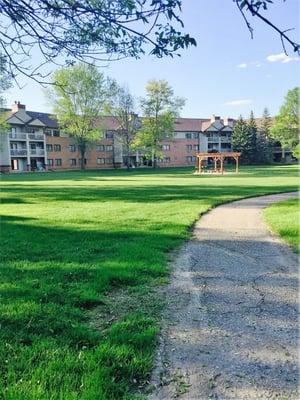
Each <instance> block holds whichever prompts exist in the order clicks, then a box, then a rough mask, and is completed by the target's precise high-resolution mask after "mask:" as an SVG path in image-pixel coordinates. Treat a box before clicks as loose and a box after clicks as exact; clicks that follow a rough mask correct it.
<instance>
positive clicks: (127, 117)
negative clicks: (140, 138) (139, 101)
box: [112, 87, 140, 169]
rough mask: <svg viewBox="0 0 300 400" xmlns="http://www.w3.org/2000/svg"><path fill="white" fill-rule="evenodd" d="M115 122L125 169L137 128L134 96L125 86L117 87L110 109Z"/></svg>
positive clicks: (128, 165)
mask: <svg viewBox="0 0 300 400" xmlns="http://www.w3.org/2000/svg"><path fill="white" fill-rule="evenodd" d="M112 113H113V115H114V119H115V120H116V122H117V126H118V127H117V132H118V135H117V138H118V141H119V142H120V143H121V145H122V149H123V154H124V158H125V165H126V166H127V169H129V168H130V153H131V150H132V148H133V143H134V139H135V136H136V133H137V130H138V128H139V125H140V124H139V121H138V117H137V113H136V112H135V104H134V98H133V96H132V94H131V93H130V92H129V90H128V89H127V88H126V87H121V88H119V89H118V93H117V96H116V101H115V105H114V107H113V111H112Z"/></svg>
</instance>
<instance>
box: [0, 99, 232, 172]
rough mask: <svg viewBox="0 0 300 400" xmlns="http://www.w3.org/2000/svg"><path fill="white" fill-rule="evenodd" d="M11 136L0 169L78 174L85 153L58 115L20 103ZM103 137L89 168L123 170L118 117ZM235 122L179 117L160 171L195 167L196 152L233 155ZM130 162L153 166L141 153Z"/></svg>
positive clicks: (91, 152)
mask: <svg viewBox="0 0 300 400" xmlns="http://www.w3.org/2000/svg"><path fill="white" fill-rule="evenodd" d="M7 123H8V124H9V126H10V132H9V133H8V134H7V135H1V146H0V158H1V160H0V170H1V171H2V172H25V171H44V170H57V171H58V170H77V169H79V168H80V161H81V160H80V153H79V151H78V145H77V144H76V141H75V140H74V139H73V138H71V137H68V136H67V135H66V134H64V133H63V132H62V131H61V130H60V129H59V126H58V123H57V120H56V119H55V117H54V116H52V115H51V114H47V113H40V112H36V111H28V110H26V107H25V105H23V104H21V103H20V102H15V104H14V105H13V106H12V109H11V110H10V111H9V116H8V119H7ZM104 123H105V127H106V131H105V134H104V137H103V138H101V139H99V141H97V142H96V143H94V144H93V145H91V146H90V148H89V149H88V151H87V152H86V159H85V161H84V162H85V167H86V169H103V168H122V167H124V166H125V164H124V155H123V150H122V145H121V143H120V141H119V140H118V125H117V121H116V120H115V119H114V118H113V117H106V118H105V119H104ZM233 124H234V120H233V119H229V118H225V119H221V118H220V117H217V116H213V117H212V118H211V119H203V118H178V119H177V120H176V123H175V129H174V136H173V137H172V138H171V139H166V140H163V141H162V142H161V149H162V158H161V159H160V160H159V162H158V165H159V166H160V167H175V166H189V165H190V166H193V165H195V161H196V153H197V152H198V151H201V152H228V151H231V134H232V129H233ZM130 163H131V165H132V166H135V167H138V166H143V165H150V164H151V160H150V161H149V160H146V159H145V157H144V156H143V153H142V152H139V151H136V152H134V153H132V154H131V157H130Z"/></svg>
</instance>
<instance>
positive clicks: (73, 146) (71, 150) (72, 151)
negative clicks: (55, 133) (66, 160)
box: [69, 144, 76, 153]
mask: <svg viewBox="0 0 300 400" xmlns="http://www.w3.org/2000/svg"><path fill="white" fill-rule="evenodd" d="M69 151H70V152H71V153H74V152H75V151H76V145H75V144H69Z"/></svg>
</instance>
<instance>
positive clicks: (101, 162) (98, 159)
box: [97, 158, 105, 165]
mask: <svg viewBox="0 0 300 400" xmlns="http://www.w3.org/2000/svg"><path fill="white" fill-rule="evenodd" d="M97 164H98V165H100V164H105V158H97Z"/></svg>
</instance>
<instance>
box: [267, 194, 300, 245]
mask: <svg viewBox="0 0 300 400" xmlns="http://www.w3.org/2000/svg"><path fill="white" fill-rule="evenodd" d="M265 219H266V221H267V223H268V224H269V225H270V227H271V229H272V230H273V231H274V232H276V233H278V234H279V235H280V236H281V237H282V238H283V239H284V240H285V241H286V242H287V243H288V244H289V245H290V246H291V247H292V249H293V250H294V251H295V252H296V253H300V208H299V201H298V199H294V200H286V201H281V202H279V203H275V204H273V205H271V206H270V207H268V208H266V210H265Z"/></svg>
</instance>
